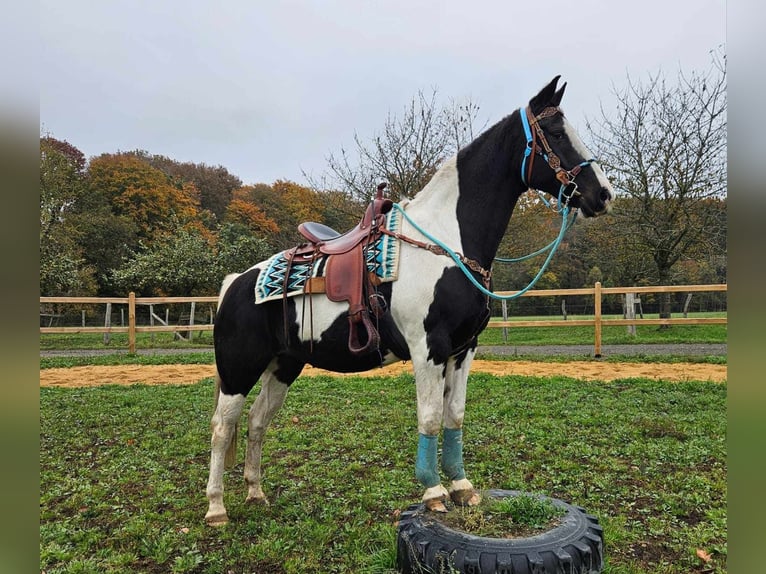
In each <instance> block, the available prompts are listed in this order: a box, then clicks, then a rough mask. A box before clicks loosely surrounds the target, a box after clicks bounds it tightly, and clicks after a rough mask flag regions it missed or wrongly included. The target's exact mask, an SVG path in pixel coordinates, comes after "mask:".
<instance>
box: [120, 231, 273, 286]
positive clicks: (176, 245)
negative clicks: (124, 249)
mask: <svg viewBox="0 0 766 574" xmlns="http://www.w3.org/2000/svg"><path fill="white" fill-rule="evenodd" d="M270 250H271V248H270V246H269V244H268V243H267V242H266V241H265V240H264V239H262V238H258V237H254V236H253V235H252V233H251V232H250V230H249V229H248V228H247V227H246V226H243V225H238V224H228V223H227V224H223V225H222V226H221V227H220V229H219V230H218V233H217V234H215V236H212V237H211V236H210V234H208V233H206V231H205V230H202V229H199V228H196V229H195V228H190V227H189V226H182V225H178V226H177V228H176V229H175V230H174V231H173V232H169V233H165V234H163V235H162V236H160V237H159V238H157V239H156V240H155V241H154V242H153V243H152V244H151V245H146V244H142V245H141V246H140V247H139V249H138V250H136V251H134V252H132V253H131V255H130V256H129V257H128V258H126V259H125V260H124V262H123V264H122V266H121V267H120V268H119V269H116V270H114V271H112V273H111V275H112V277H111V279H112V282H113V284H114V285H115V286H116V289H117V290H118V291H120V292H121V293H123V294H124V293H127V292H129V291H136V292H138V293H139V294H141V295H145V296H153V295H157V296H170V297H172V296H175V297H185V296H195V295H210V294H211V293H217V292H218V289H219V288H220V286H221V281H222V280H223V278H224V277H225V276H226V275H227V274H228V273H233V272H242V271H244V270H246V269H248V268H249V267H251V266H252V265H254V264H255V263H257V262H259V261H262V260H263V259H265V258H266V257H267V256H268V254H269V253H270Z"/></svg>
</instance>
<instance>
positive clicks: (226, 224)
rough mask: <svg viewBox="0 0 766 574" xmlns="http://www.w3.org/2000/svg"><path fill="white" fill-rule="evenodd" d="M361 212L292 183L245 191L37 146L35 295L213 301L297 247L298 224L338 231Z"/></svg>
mask: <svg viewBox="0 0 766 574" xmlns="http://www.w3.org/2000/svg"><path fill="white" fill-rule="evenodd" d="M359 210H360V207H359V205H358V204H357V202H355V201H354V200H353V199H351V198H349V197H348V196H347V195H345V194H343V193H340V192H331V191H327V192H318V191H315V190H312V189H310V188H308V187H305V186H301V185H298V184H296V183H293V182H290V181H276V182H274V183H273V184H271V185H267V184H256V185H243V184H242V181H241V180H240V179H239V177H237V176H236V175H234V174H231V173H229V171H228V170H227V169H226V168H225V167H223V166H209V165H205V164H194V163H188V162H186V163H182V162H178V161H175V160H173V159H171V158H168V157H165V156H159V155H150V154H149V153H147V152H144V151H133V152H119V153H105V154H102V155H99V156H96V157H93V158H91V159H90V160H89V161H88V160H86V158H85V157H84V155H83V153H82V152H81V151H80V150H78V149H77V148H76V147H75V146H73V145H71V144H70V143H68V142H66V141H62V140H58V139H56V138H53V137H51V136H45V137H42V138H41V139H40V293H41V295H50V296H52V295H98V296H110V295H124V294H126V293H127V292H128V291H131V290H132V291H136V292H137V293H139V294H141V295H168V296H174V295H175V296H186V295H202V294H205V295H207V294H214V293H216V292H217V289H218V287H219V285H220V282H221V279H222V278H223V276H224V275H225V274H226V273H230V272H232V271H242V270H244V269H246V268H248V267H249V266H251V265H253V264H254V263H257V262H258V261H260V260H261V259H263V258H265V257H267V256H268V255H269V254H270V253H272V252H274V251H276V250H280V249H285V248H287V247H289V246H290V245H292V244H294V243H296V242H297V240H298V237H297V232H296V227H297V225H298V223H300V222H301V221H304V220H306V219H313V220H315V221H320V222H323V223H325V224H327V225H331V226H335V227H337V228H341V229H342V228H345V227H347V226H349V225H351V224H352V222H353V221H354V219H355V218H357V217H358V213H359Z"/></svg>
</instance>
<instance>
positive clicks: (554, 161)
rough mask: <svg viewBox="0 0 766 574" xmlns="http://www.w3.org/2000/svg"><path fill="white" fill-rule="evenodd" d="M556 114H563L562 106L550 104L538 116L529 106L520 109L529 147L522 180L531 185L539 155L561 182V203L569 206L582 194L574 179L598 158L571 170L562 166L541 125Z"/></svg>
mask: <svg viewBox="0 0 766 574" xmlns="http://www.w3.org/2000/svg"><path fill="white" fill-rule="evenodd" d="M556 114H563V112H562V111H561V108H559V107H558V106H548V107H547V108H545V109H544V110H543V111H542V112H540V113H539V114H538V115H536V116H535V115H533V114H532V109H531V108H530V107H529V106H527V107H525V108H521V109H519V115H520V116H521V123H522V125H523V126H524V135H525V136H526V138H527V147H526V149H525V150H524V159H523V160H522V162H521V180H522V181H523V182H524V185H526V186H527V187H529V182H530V181H531V178H532V166H533V165H534V162H535V156H538V155H539V156H540V157H542V158H543V159H544V160H545V161H546V162H547V163H548V165H549V166H550V168H551V169H552V170H553V171H554V173H555V175H556V179H557V180H559V182H560V183H561V188H560V189H559V197H558V200H559V205H560V206H568V205H569V201H570V200H571V199H572V198H573V197H576V196H578V195H580V192H579V191H578V189H577V183H575V181H574V179H575V177H577V174H579V173H580V172H581V171H582V168H583V167H585V166H587V165H590V164H591V163H593V162H594V161H596V160H595V159H594V158H591V159H586V160H585V161H583V162H582V163H580V164H578V165H576V166H574V167H573V168H572V169H570V170H566V169H564V168H563V167H561V160H560V159H559V156H557V155H556V153H555V152H554V151H553V149H552V148H551V146H550V144H549V143H548V139H547V138H546V137H545V132H543V128H542V127H540V120H542V119H545V118H549V117H551V116H554V115H556ZM538 140H539V142H540V144H542V148H541V147H540V145H538ZM527 160H529V163H527Z"/></svg>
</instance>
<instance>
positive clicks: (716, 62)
mask: <svg viewBox="0 0 766 574" xmlns="http://www.w3.org/2000/svg"><path fill="white" fill-rule="evenodd" d="M614 94H615V96H616V99H617V105H616V109H615V110H613V111H611V112H609V111H607V110H603V109H602V113H601V118H600V119H599V120H598V121H596V122H592V123H589V124H588V129H589V131H590V134H591V138H592V140H593V142H594V143H595V148H596V152H597V155H598V157H599V159H600V161H601V162H602V164H603V165H604V167H605V168H606V170H607V171H608V173H609V175H610V177H611V179H612V181H613V183H614V186H615V189H616V190H617V192H618V201H617V202H616V206H615V210H614V218H615V222H616V223H617V225H616V226H615V229H616V230H618V231H619V235H618V237H619V241H620V242H622V244H623V246H624V248H625V249H627V250H630V251H633V252H635V253H637V254H642V255H643V256H644V257H646V258H647V261H648V262H650V263H651V265H644V266H642V267H643V269H642V270H641V272H642V273H646V274H648V275H647V277H645V279H647V280H648V281H651V282H652V283H655V284H659V285H664V284H671V283H673V279H674V276H673V272H674V268H675V267H676V265H677V264H678V263H679V262H680V261H683V260H685V259H688V258H690V257H693V256H694V254H695V253H699V252H700V250H706V251H708V252H709V253H710V252H715V251H716V250H720V249H721V246H722V245H723V241H722V237H723V236H724V235H725V233H726V226H725V222H723V221H722V220H721V218H720V217H719V214H718V212H717V211H716V210H715V209H707V205H708V202H710V201H711V200H716V199H719V200H720V199H721V198H724V197H725V195H726V181H727V170H726V141H727V140H726V125H727V121H726V59H725V56H724V55H721V54H719V53H718V52H713V53H712V63H711V66H710V67H709V69H708V70H706V71H704V72H697V71H693V72H691V73H688V74H687V73H684V72H680V73H679V75H678V77H677V79H676V80H675V81H673V82H671V81H669V80H667V79H666V78H665V76H664V74H662V73H658V74H656V75H654V76H650V77H648V79H647V80H645V81H635V80H633V79H632V78H630V77H628V83H627V88H625V89H624V90H617V89H615V91H614ZM670 301H671V300H670V297H664V298H663V303H662V305H661V311H660V316H661V317H669V316H670Z"/></svg>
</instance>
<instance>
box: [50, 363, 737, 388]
mask: <svg viewBox="0 0 766 574" xmlns="http://www.w3.org/2000/svg"><path fill="white" fill-rule="evenodd" d="M471 371H472V372H480V373H489V374H492V375H528V376H538V377H551V376H557V375H558V376H566V377H573V378H578V379H585V380H598V381H612V380H615V379H624V378H631V377H640V378H645V379H654V380H663V381H676V382H677V381H714V382H724V381H726V365H709V364H703V363H606V362H603V363H602V362H595V361H572V362H568V363H544V362H536V361H482V360H476V361H474V362H473V366H472V368H471ZM402 373H412V364H411V363H409V362H402V363H394V364H393V365H389V366H387V367H382V368H380V369H373V370H372V371H367V372H365V373H353V374H342V373H332V372H330V371H324V370H322V369H315V368H314V367H308V366H307V367H306V368H305V369H304V370H303V376H307V377H311V376H317V375H331V376H334V377H343V376H368V377H389V376H396V375H399V374H402ZM213 376H215V366H214V365H118V366H107V367H104V366H88V367H70V368H63V369H43V370H41V371H40V386H41V387H92V386H98V385H109V384H116V385H133V384H137V383H141V384H146V385H162V384H172V385H183V384H192V383H196V382H197V381H199V380H201V379H204V378H207V377H213Z"/></svg>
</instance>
